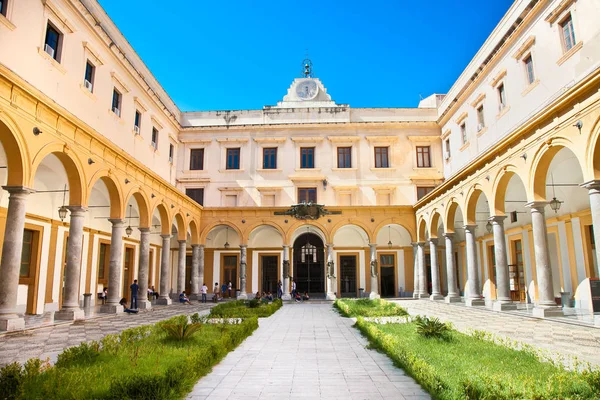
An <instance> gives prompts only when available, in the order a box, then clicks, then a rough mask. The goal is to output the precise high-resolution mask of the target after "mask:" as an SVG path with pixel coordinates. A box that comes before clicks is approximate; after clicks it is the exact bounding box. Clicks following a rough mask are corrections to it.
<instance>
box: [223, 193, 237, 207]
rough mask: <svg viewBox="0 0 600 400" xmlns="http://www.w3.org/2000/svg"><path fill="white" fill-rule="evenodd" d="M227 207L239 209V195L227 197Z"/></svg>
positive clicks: (227, 195)
mask: <svg viewBox="0 0 600 400" xmlns="http://www.w3.org/2000/svg"><path fill="white" fill-rule="evenodd" d="M225 207H237V194H226V195H225Z"/></svg>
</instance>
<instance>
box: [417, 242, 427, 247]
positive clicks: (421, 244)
mask: <svg viewBox="0 0 600 400" xmlns="http://www.w3.org/2000/svg"><path fill="white" fill-rule="evenodd" d="M415 244H416V245H417V247H424V246H425V242H415Z"/></svg>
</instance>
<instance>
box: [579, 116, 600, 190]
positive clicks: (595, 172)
mask: <svg viewBox="0 0 600 400" xmlns="http://www.w3.org/2000/svg"><path fill="white" fill-rule="evenodd" d="M586 148H587V154H586V166H587V168H586V169H584V170H583V173H584V176H585V175H589V176H588V177H587V178H588V179H589V180H592V179H600V117H598V119H596V122H595V123H594V126H593V127H592V130H591V134H590V135H589V138H588V142H587V147H586ZM588 171H589V172H588Z"/></svg>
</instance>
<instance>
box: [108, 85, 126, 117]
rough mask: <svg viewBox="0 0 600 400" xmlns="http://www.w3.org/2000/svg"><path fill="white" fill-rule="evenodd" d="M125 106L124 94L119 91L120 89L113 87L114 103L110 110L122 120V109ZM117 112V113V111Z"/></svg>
mask: <svg viewBox="0 0 600 400" xmlns="http://www.w3.org/2000/svg"><path fill="white" fill-rule="evenodd" d="M115 94H116V95H117V98H116V100H117V106H116V107H115ZM122 105H123V94H122V93H121V92H120V91H119V89H117V87H116V86H113V95H112V101H111V105H110V109H111V111H112V112H113V113H114V114H115V115H116V116H117V117H119V118H121V112H122V111H123V110H122V109H121V107H122ZM115 110H117V111H118V112H117V111H115Z"/></svg>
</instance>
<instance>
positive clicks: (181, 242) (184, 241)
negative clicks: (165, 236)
mask: <svg viewBox="0 0 600 400" xmlns="http://www.w3.org/2000/svg"><path fill="white" fill-rule="evenodd" d="M177 242H178V243H179V245H182V244H186V243H187V240H186V239H177Z"/></svg>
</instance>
